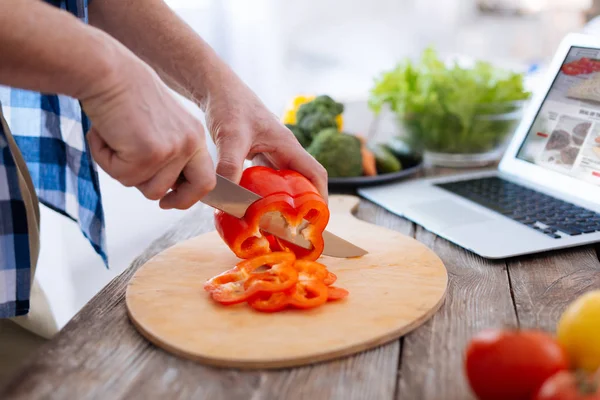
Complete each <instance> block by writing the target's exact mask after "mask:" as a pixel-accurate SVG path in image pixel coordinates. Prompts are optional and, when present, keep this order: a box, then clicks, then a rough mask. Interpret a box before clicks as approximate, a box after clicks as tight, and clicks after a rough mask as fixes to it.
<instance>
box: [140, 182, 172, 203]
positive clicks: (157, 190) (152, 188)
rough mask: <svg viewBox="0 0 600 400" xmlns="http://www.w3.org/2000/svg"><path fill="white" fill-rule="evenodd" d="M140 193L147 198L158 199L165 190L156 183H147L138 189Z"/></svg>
mask: <svg viewBox="0 0 600 400" xmlns="http://www.w3.org/2000/svg"><path fill="white" fill-rule="evenodd" d="M140 190H141V192H142V194H143V195H144V196H145V197H146V198H147V199H149V200H160V199H161V198H162V197H163V195H164V194H165V192H166V190H163V188H161V187H159V186H158V185H149V186H147V187H144V188H142V189H140Z"/></svg>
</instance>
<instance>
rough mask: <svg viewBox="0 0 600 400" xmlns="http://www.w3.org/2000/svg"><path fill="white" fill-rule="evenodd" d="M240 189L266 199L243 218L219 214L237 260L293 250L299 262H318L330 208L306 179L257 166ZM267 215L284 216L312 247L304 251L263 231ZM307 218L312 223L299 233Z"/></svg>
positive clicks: (218, 224)
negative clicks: (262, 227)
mask: <svg viewBox="0 0 600 400" xmlns="http://www.w3.org/2000/svg"><path fill="white" fill-rule="evenodd" d="M240 186H242V187H244V188H246V189H248V190H250V191H251V192H254V193H256V194H258V195H259V196H261V197H262V199H260V200H258V201H256V202H255V203H253V204H252V205H251V206H250V207H248V209H247V210H246V213H245V215H244V217H243V218H236V217H234V216H232V215H229V214H227V213H224V212H222V211H220V210H217V211H215V227H216V229H217V232H218V233H219V235H220V236H221V238H222V239H223V241H224V242H225V243H226V244H227V246H229V248H230V249H231V250H232V251H233V252H234V253H235V255H236V256H237V257H239V258H244V259H248V258H252V257H256V256H258V255H262V254H267V253H270V252H273V251H281V250H286V251H292V252H293V253H294V254H295V255H296V257H297V258H298V259H306V260H316V259H318V258H319V257H320V256H321V253H322V252H323V246H324V243H323V237H322V233H323V231H324V230H325V227H326V226H327V223H328V222H329V208H328V207H327V203H326V202H325V200H324V199H323V198H322V197H321V195H320V194H319V192H318V191H317V189H316V188H315V186H314V185H313V184H312V183H311V182H310V181H309V180H308V179H307V178H306V177H304V176H303V175H301V174H299V173H298V172H295V171H290V170H283V171H278V170H274V169H272V168H267V167H261V166H255V167H250V168H247V169H246V170H244V172H243V174H242V178H241V180H240ZM267 213H281V215H282V216H283V217H284V218H285V220H286V222H287V223H288V227H289V229H290V230H291V231H292V233H295V234H300V235H303V236H304V237H305V238H306V239H307V240H308V241H309V242H310V243H311V244H312V248H311V249H304V248H301V247H299V246H296V245H294V244H292V243H290V242H287V241H284V240H282V239H280V238H276V237H273V235H270V234H268V233H266V232H263V231H262V230H261V229H260V227H259V224H260V221H261V218H262V217H263V216H264V215H265V214H267ZM303 219H306V220H307V221H308V222H309V224H308V226H307V227H306V228H304V229H302V231H301V232H297V230H298V228H299V226H300V224H301V223H302V221H303Z"/></svg>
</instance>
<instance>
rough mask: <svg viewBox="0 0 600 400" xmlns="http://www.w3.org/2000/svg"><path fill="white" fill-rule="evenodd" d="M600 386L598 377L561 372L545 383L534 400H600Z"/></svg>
mask: <svg viewBox="0 0 600 400" xmlns="http://www.w3.org/2000/svg"><path fill="white" fill-rule="evenodd" d="M599 385H600V380H599V379H598V377H594V376H590V375H589V374H585V373H583V374H577V373H573V372H571V371H560V372H558V373H556V374H554V375H552V376H551V377H550V378H548V379H547V380H546V382H544V384H543V385H542V387H541V388H540V390H539V391H538V393H537V394H536V396H535V397H534V398H533V400H600V389H599Z"/></svg>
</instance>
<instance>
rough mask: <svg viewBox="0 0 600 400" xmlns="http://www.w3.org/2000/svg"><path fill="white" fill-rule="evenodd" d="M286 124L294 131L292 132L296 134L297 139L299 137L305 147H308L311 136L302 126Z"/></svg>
mask: <svg viewBox="0 0 600 400" xmlns="http://www.w3.org/2000/svg"><path fill="white" fill-rule="evenodd" d="M285 126H286V127H287V128H288V129H289V130H290V131H292V133H293V134H294V136H296V139H298V142H300V144H301V145H302V147H303V148H305V149H306V148H307V147H308V146H309V145H310V142H311V138H310V136H308V135H307V134H306V133H305V132H304V130H303V129H302V128H300V127H299V126H298V125H292V124H285Z"/></svg>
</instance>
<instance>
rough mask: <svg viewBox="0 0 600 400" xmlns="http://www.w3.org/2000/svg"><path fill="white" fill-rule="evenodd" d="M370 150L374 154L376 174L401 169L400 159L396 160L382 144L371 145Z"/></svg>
mask: <svg viewBox="0 0 600 400" xmlns="http://www.w3.org/2000/svg"><path fill="white" fill-rule="evenodd" d="M370 150H371V151H372V152H373V154H374V155H375V165H376V166H377V173H378V174H389V173H391V172H398V171H400V170H401V169H402V163H401V162H400V160H398V159H397V158H396V156H394V154H393V153H392V152H391V151H390V150H389V149H387V148H386V147H385V146H384V145H381V144H377V145H374V146H371V147H370Z"/></svg>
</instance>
